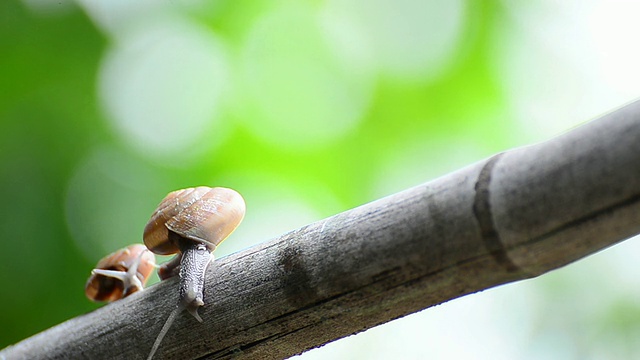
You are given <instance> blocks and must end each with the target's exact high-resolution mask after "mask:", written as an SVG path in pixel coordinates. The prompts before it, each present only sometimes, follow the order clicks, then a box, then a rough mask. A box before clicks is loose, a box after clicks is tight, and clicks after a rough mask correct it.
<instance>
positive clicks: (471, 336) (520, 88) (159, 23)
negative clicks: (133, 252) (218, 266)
mask: <svg viewBox="0 0 640 360" xmlns="http://www.w3.org/2000/svg"><path fill="white" fill-rule="evenodd" d="M638 15H640V8H638V7H636V6H635V4H634V3H633V2H623V1H604V0H601V1H577V0H573V1H563V2H555V1H531V2H524V1H514V2H511V1H504V2H503V1H463V0H452V1H425V0H423V1H420V0H400V1H389V0H387V1H384V0H373V1H364V0H342V1H337V0H325V1H260V0H251V1H243V0H236V1H224V0H220V1H216V0H207V1H205V0H76V1H72V0H22V1H20V0H2V1H0V159H1V164H2V170H1V171H2V173H1V176H0V182H1V183H0V185H2V186H0V192H1V193H0V196H1V198H2V199H3V201H2V203H1V205H0V215H1V216H0V221H1V229H2V235H3V241H2V243H3V244H4V246H5V247H4V251H2V252H0V288H1V289H4V290H2V296H1V298H0V302H1V303H0V308H1V309H3V310H2V311H0V348H1V347H4V346H7V345H9V344H12V343H15V342H17V341H19V340H21V339H23V338H25V337H28V336H30V335H33V334H35V333H37V332H39V331H41V330H44V329H46V328H48V327H50V326H53V325H55V324H58V323H60V322H62V321H64V320H66V319H69V318H72V317H74V316H77V315H80V314H84V313H87V312H89V311H91V310H93V309H95V308H97V307H98V306H99V305H97V304H93V303H91V302H89V301H88V300H87V299H86V298H85V297H84V293H83V287H84V282H85V280H86V278H87V276H88V274H89V272H90V270H91V268H92V266H93V265H94V264H95V263H96V262H97V261H98V259H99V258H101V257H102V256H104V255H105V254H107V253H109V252H112V251H114V250H116V249H118V248H120V247H122V246H125V245H127V244H130V243H133V242H139V241H140V240H141V233H142V229H143V227H144V225H145V224H146V221H147V220H148V218H149V216H150V215H151V213H152V211H153V210H154V208H155V206H156V204H157V203H158V202H159V201H160V200H161V199H162V197H164V195H165V194H166V193H167V192H169V191H171V190H174V189H178V188H183V187H188V186H193V185H220V186H228V187H232V188H234V189H237V190H238V191H240V192H241V193H242V194H243V195H244V197H245V200H246V202H247V208H248V210H247V217H246V219H245V222H244V223H243V224H242V226H241V228H240V229H239V230H238V231H237V232H236V233H234V234H233V235H232V237H230V238H229V239H228V240H227V241H226V242H225V243H223V245H222V246H221V247H220V248H219V249H218V251H217V252H216V255H217V256H218V257H222V256H224V255H226V254H229V253H232V252H235V251H239V250H241V249H243V248H246V247H249V246H252V245H254V244H257V243H259V242H262V241H265V240H267V239H269V238H271V237H274V236H277V235H278V234H281V233H283V232H285V231H287V230H290V229H294V228H296V227H298V226H301V225H304V224H306V223H309V222H312V221H315V220H319V219H321V218H324V217H327V216H329V215H332V214H335V213H338V212H341V211H344V210H347V209H349V208H352V207H355V206H357V205H360V204H363V203H365V202H368V201H371V200H374V199H376V198H379V197H381V196H384V195H388V194H391V193H393V192H396V191H400V190H402V189H404V188H407V187H409V186H412V185H416V184H419V183H422V182H425V181H428V180H430V179H433V178H434V177H437V176H440V175H443V174H445V173H447V172H449V171H452V170H455V169H457V168H460V167H462V166H464V165H467V164H469V163H471V162H474V161H477V160H480V159H482V158H484V157H487V156H489V155H491V154H493V153H495V152H498V151H501V150H504V149H507V148H510V147H514V146H519V145H524V144H527V143H531V142H534V141H540V140H543V139H546V138H549V137H552V136H554V135H555V134H558V133H560V132H562V131H565V130H566V129H568V128H571V127H573V126H576V125H578V124H579V123H581V122H583V121H587V120H589V119H591V118H593V117H596V116H598V115H600V114H602V113H604V112H606V111H608V110H610V109H613V108H615V107H618V106H621V105H623V104H624V103H626V102H629V101H631V100H633V99H635V98H637V97H638V96H639V95H640V87H639V85H638V84H640V72H639V71H638V66H637V64H638V63H640V51H639V50H638V49H639V48H638V46H637V45H636V43H637V39H636V34H638V33H639V32H640V23H638V21H637V18H638ZM637 243H638V241H634V240H631V241H627V242H625V243H623V244H620V245H618V246H616V247H613V248H612V249H609V250H607V251H605V252H603V253H601V254H598V255H595V256H592V257H591V258H588V259H586V260H584V261H581V262H578V263H576V264H574V265H571V266H569V267H566V268H565V269H562V270H559V271H555V272H552V273H550V274H548V275H545V276H543V277H541V278H539V279H534V280H529V281H525V282H521V283H518V284H513V285H509V286H503V287H499V288H496V289H492V290H490V291H485V292H483V293H480V294H476V295H473V296H468V297H466V298H462V299H458V300H455V301H452V302H450V303H447V304H445V305H442V306H439V307H436V308H433V309H430V310H427V311H423V312H421V313H419V314H415V315H412V316H408V317H405V318H403V319H400V320H396V321H394V322H392V323H389V324H386V325H383V326H380V327H377V328H375V329H372V330H369V331H367V332H365V333H362V334H359V335H357V336H352V337H349V338H347V339H345V340H341V341H338V342H334V343H332V344H330V345H327V346H324V347H323V348H321V349H317V350H313V351H311V352H309V353H306V354H303V355H302V357H304V358H307V359H309V358H314V357H315V358H318V359H321V358H329V357H332V358H336V357H338V358H362V359H364V358H366V359H372V358H377V359H387V358H392V357H393V358H398V357H404V358H425V357H429V358H431V359H449V358H454V357H455V358H460V357H463V358H473V359H513V358H518V359H539V358H545V359H553V358H555V359H586V358H591V359H602V358H616V359H632V358H638V357H640V342H638V341H637V339H638V338H640V281H638V280H637V278H638V276H637V267H636V264H637V261H638V253H639V252H638V250H640V249H638V244H637ZM634 247H635V248H634ZM155 281H157V278H154V279H153V280H152V282H155Z"/></svg>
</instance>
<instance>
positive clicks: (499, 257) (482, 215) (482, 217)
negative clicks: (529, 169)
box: [473, 153, 519, 272]
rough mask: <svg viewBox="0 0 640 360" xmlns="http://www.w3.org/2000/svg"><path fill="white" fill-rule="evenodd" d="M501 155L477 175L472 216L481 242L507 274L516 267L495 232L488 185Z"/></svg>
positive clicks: (516, 268)
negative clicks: (478, 229) (477, 227)
mask: <svg viewBox="0 0 640 360" xmlns="http://www.w3.org/2000/svg"><path fill="white" fill-rule="evenodd" d="M502 155H503V153H501V154H497V155H495V156H493V157H492V158H491V159H489V161H487V163H486V164H485V165H484V167H483V168H482V170H481V171H480V175H478V180H477V181H476V186H475V190H476V195H475V199H474V201H473V214H474V215H475V217H476V219H477V220H478V225H479V226H480V233H481V235H482V240H483V241H484V245H485V247H486V248H487V250H488V252H489V253H490V254H491V256H493V258H494V259H495V260H496V262H497V263H498V264H500V265H501V266H502V267H504V268H505V269H506V270H507V271H508V272H516V271H518V270H519V269H518V266H517V265H516V264H514V263H513V261H511V259H510V258H509V256H508V255H507V252H506V250H505V248H504V245H503V244H502V241H501V240H500V234H499V233H498V231H497V230H496V227H495V224H494V222H493V214H492V213H491V202H490V192H489V185H490V184H491V173H492V171H493V167H494V166H495V164H496V163H497V162H498V160H500V158H501V157H502Z"/></svg>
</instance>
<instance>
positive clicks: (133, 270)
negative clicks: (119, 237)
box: [84, 244, 156, 302]
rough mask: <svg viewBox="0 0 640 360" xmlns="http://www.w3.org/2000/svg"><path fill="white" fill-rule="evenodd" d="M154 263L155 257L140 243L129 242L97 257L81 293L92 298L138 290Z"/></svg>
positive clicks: (113, 298)
mask: <svg viewBox="0 0 640 360" xmlns="http://www.w3.org/2000/svg"><path fill="white" fill-rule="evenodd" d="M155 267H156V261H155V257H154V256H153V254H152V253H151V252H149V251H148V250H147V248H146V247H145V246H144V245H142V244H133V245H129V246H127V247H125V248H123V249H120V250H118V251H116V252H114V253H111V254H109V255H107V256H105V257H104V258H102V259H101V260H100V261H98V264H97V265H96V268H95V269H93V270H92V271H91V276H90V277H89V280H87V284H86V285H85V290H84V292H85V295H87V297H88V298H89V299H90V300H92V301H109V302H111V301H116V300H119V299H122V298H124V297H127V296H129V295H131V294H133V293H134V292H136V291H140V290H142V289H143V287H144V284H145V283H146V282H147V280H148V279H149V276H150V275H151V271H152V270H153V269H154V268H155Z"/></svg>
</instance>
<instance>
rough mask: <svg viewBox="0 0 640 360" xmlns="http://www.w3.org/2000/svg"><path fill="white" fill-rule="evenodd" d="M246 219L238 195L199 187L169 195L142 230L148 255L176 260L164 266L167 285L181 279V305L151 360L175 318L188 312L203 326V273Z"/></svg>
mask: <svg viewBox="0 0 640 360" xmlns="http://www.w3.org/2000/svg"><path fill="white" fill-rule="evenodd" d="M244 213H245V203H244V199H243V198H242V196H241V195H240V194H239V193H237V192H236V191H234V190H231V189H227V188H222V187H215V188H210V187H206V186H199V187H194V188H188V189H183V190H177V191H174V192H171V193H169V194H168V195H167V196H166V197H165V198H164V200H162V202H161V203H160V204H159V205H158V207H157V209H156V211H155V212H154V213H153V215H152V216H151V219H150V220H149V223H148V224H147V226H146V227H145V229H144V235H143V239H144V243H145V245H146V246H147V248H149V250H150V251H152V252H154V253H156V254H160V255H169V254H177V255H176V257H175V258H174V259H172V260H170V261H169V262H167V263H165V264H163V265H161V266H160V268H159V270H158V275H159V276H160V278H161V279H166V278H168V277H171V276H173V275H175V274H178V275H179V276H180V285H179V300H178V304H177V306H176V308H175V309H174V310H173V312H172V313H171V314H170V315H169V317H168V318H167V321H166V322H165V324H164V326H163V327H162V330H161V331H160V334H159V335H158V337H157V338H156V341H155V343H154V345H153V348H152V350H151V353H150V354H149V357H148V359H151V358H152V357H153V354H154V353H155V351H156V350H157V348H158V346H159V345H160V342H161V341H162V338H163V337H164V335H165V334H166V333H167V331H168V330H169V328H170V326H171V323H172V322H173V320H174V319H175V316H176V315H177V314H178V313H179V312H180V311H181V310H182V309H187V310H188V311H189V313H191V315H193V317H195V318H196V319H197V320H198V321H199V322H202V318H201V317H200V315H199V314H198V308H200V307H201V306H203V305H204V299H203V291H204V279H205V272H206V270H207V267H208V265H209V263H210V262H211V260H212V259H213V255H212V253H213V251H214V250H215V249H216V247H217V246H218V245H219V244H220V243H221V242H222V241H224V239H226V238H227V237H228V236H229V235H230V234H231V233H232V232H233V231H234V230H235V229H236V227H237V226H238V225H239V224H240V222H241V221H242V219H243V217H244Z"/></svg>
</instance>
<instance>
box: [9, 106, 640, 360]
mask: <svg viewBox="0 0 640 360" xmlns="http://www.w3.org/2000/svg"><path fill="white" fill-rule="evenodd" d="M424 166H429V164H424ZM250 207H251V204H249V208H250ZM637 233H640V102H636V103H633V104H630V105H628V106H626V107H624V108H622V109H619V110H616V111H614V112H613V113H611V114H609V115H606V116H604V117H602V118H600V119H598V120H596V121H593V122H590V123H588V124H586V125H584V126H581V127H579V128H576V129H574V130H572V131H570V132H568V133H566V134H564V135H562V136H559V137H556V138H554V139H551V140H549V141H547V142H544V143H540V144H536V145H533V146H528V147H524V148H518V149H514V150H511V151H508V152H505V153H501V154H498V155H495V156H493V157H491V158H489V159H487V160H485V161H481V162H478V163H476V164H473V165H470V166H468V167H466V168H464V169H462V170H459V171H457V172H455V173H452V174H450V175H447V176H444V177H442V178H439V179H436V180H434V181H431V182H429V183H426V184H424V185H420V186H417V187H414V188H411V189H408V190H406V191H403V192H401V193H398V194H395V195H392V196H389V197H386V198H383V199H380V200H378V201H375V202H372V203H369V204H366V205H363V206H360V207H358V208H355V209H352V210H349V211H346V212H344V213H341V214H338V215H335V216H333V217H330V218H328V219H325V220H322V221H318V222H316V223H313V224H310V225H308V226H305V227H302V228H300V229H298V230H295V231H293V232H290V233H287V234H284V235H282V236H280V237H279V238H276V239H273V240H271V241H268V242H265V243H263V244H260V245H257V246H254V247H252V248H250V249H247V250H245V251H243V252H241V253H237V254H233V255H231V256H228V257H225V258H223V259H219V260H217V261H216V262H215V263H213V264H212V266H211V267H210V268H209V271H208V273H207V283H206V292H205V302H206V305H205V306H204V308H203V309H201V311H200V314H201V315H202V317H203V319H204V320H205V322H204V323H203V324H200V323H198V322H196V321H195V320H194V319H193V318H192V317H191V316H190V315H189V314H188V313H186V312H184V313H182V314H180V315H179V316H178V318H177V320H176V322H175V323H174V325H173V327H172V328H171V330H170V332H169V334H168V335H167V337H166V338H165V339H164V341H163V343H162V345H161V346H160V349H159V351H158V353H157V354H156V358H158V359H160V358H165V359H177V358H180V359H195V358H206V359H221V358H231V357H238V358H252V359H266V358H270V359H274V358H284V357H287V356H290V355H293V354H297V353H300V352H302V351H304V350H306V349H310V348H313V347H316V346H319V345H322V344H324V343H327V342H330V341H332V340H335V339H338V338H341V337H344V336H347V335H350V334H353V333H356V332H359V331H362V330H365V329H368V328H371V327H373V326H376V325H378V324H382V323H385V322H387V321H390V320H393V319H396V318H398V317H402V316H404V315H407V314H411V313H413V312H416V311H419V310H422V309H424V308H427V307H430V306H432V305H435V304H438V303H442V302H444V301H447V300H450V299H453V298H457V297H459V296H462V295H465V294H470V293H473V292H476V291H479V290H482V289H487V288H490V287H493V286H496V285H499V284H504V283H508V282H511V281H516V280H520V279H525V278H529V277H534V276H537V275H540V274H542V273H545V272H547V271H549V270H552V269H555V268H558V267H560V266H563V265H565V264H568V263H570V262H572V261H575V260H577V259H580V258H582V257H584V256H587V255H589V254H592V253H594V252H596V251H599V250H601V249H603V248H605V247H607V246H610V245H612V244H614V243H616V242H618V241H621V240H623V239H625V238H628V237H630V236H632V235H635V234H637ZM176 301H177V282H176V281H175V280H169V281H165V282H162V283H161V284H158V285H155V286H152V287H151V288H150V289H148V290H147V291H144V292H143V293H140V294H135V295H134V296H131V297H129V298H127V299H125V300H123V301H119V302H116V303H114V304H110V305H107V306H105V307H103V308H100V309H98V310H96V311H94V312H92V313H89V314H86V315H83V316H79V317H77V318H74V319H71V320H69V321H67V322H65V323H62V324H60V325H58V326H56V327H53V328H51V329H49V330H46V331H44V332H42V333H40V334H37V335H35V336H33V337H31V338H29V339H26V340H24V341H23V342H21V343H18V344H16V345H14V346H12V347H9V348H6V349H4V350H3V351H2V352H0V356H4V358H6V359H42V358H51V359H81V358H85V359H100V358H104V359H106V358H126V359H143V358H145V356H146V355H147V353H148V351H149V349H150V348H151V345H152V343H153V341H154V338H155V337H156V335H157V334H158V331H159V330H160V328H161V327H162V325H163V323H164V320H165V319H166V317H167V316H168V315H169V313H170V312H171V310H172V309H173V307H174V305H175V303H176ZM0 358H2V357H0Z"/></svg>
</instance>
